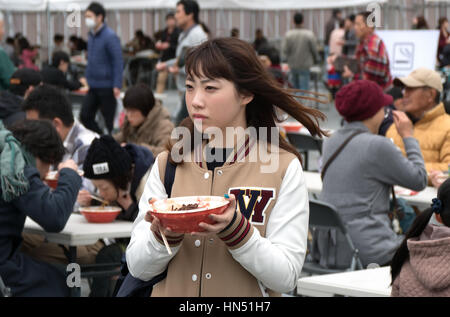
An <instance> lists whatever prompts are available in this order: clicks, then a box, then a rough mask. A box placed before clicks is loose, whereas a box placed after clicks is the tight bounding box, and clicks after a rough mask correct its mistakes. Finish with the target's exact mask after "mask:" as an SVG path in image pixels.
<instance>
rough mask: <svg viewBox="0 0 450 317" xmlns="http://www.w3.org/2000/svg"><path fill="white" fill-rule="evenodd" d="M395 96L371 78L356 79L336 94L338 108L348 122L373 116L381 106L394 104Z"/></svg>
mask: <svg viewBox="0 0 450 317" xmlns="http://www.w3.org/2000/svg"><path fill="white" fill-rule="evenodd" d="M392 102H393V98H392V96H390V95H387V94H385V93H383V90H382V89H381V87H380V86H379V85H378V84H376V83H375V82H373V81H370V80H355V81H353V82H351V83H350V84H348V85H345V86H344V87H342V88H341V89H340V90H339V92H338V93H337V94H336V101H335V104H336V109H337V111H338V112H339V113H340V114H341V116H343V117H344V119H345V120H346V121H347V122H352V121H362V120H365V119H368V118H371V117H373V116H374V115H375V114H376V113H377V112H378V111H379V110H380V109H381V108H383V107H385V106H387V105H390V104H392Z"/></svg>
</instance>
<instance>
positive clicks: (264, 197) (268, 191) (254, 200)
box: [228, 187, 275, 225]
mask: <svg viewBox="0 0 450 317" xmlns="http://www.w3.org/2000/svg"><path fill="white" fill-rule="evenodd" d="M228 192H229V193H230V194H233V195H234V196H235V197H236V204H237V208H238V209H239V211H240V212H241V213H242V214H243V215H244V217H245V218H247V219H248V220H249V221H250V222H251V223H252V224H257V225H264V220H265V211H266V209H267V207H268V206H269V204H270V201H271V200H272V199H275V189H274V188H261V187H242V188H236V187H234V188H230V189H229V190H228Z"/></svg>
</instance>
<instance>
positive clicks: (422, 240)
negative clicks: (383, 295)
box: [391, 179, 450, 297]
mask: <svg viewBox="0 0 450 317" xmlns="http://www.w3.org/2000/svg"><path fill="white" fill-rule="evenodd" d="M432 217H434V218H435V220H436V221H437V225H435V224H431V223H430V220H431V219H432ZM449 248H450V179H447V180H446V181H445V182H443V183H442V185H441V186H440V187H439V189H438V193H437V197H436V198H433V200H432V204H431V207H430V208H428V209H427V210H425V211H423V212H422V213H421V214H420V215H418V216H417V217H416V220H415V221H414V223H413V224H412V226H411V228H410V230H409V231H408V232H407V233H406V236H405V238H404V239H403V242H402V244H401V245H400V247H399V248H398V250H397V252H396V253H395V255H394V258H393V259H392V263H391V276H392V292H391V296H395V297H399V296H402V297H405V296H408V297H412V296H420V297H442V296H446V297H449V296H450V266H449V265H448V263H450V253H449V252H448V250H449Z"/></svg>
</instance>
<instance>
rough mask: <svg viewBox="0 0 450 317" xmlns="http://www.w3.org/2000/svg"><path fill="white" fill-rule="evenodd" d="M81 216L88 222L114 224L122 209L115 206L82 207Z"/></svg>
mask: <svg viewBox="0 0 450 317" xmlns="http://www.w3.org/2000/svg"><path fill="white" fill-rule="evenodd" d="M79 210H80V212H81V214H82V215H83V216H84V217H85V218H86V220H87V221H88V222H94V223H108V222H113V221H114V220H115V219H116V218H117V216H118V215H119V214H120V211H121V210H122V209H121V208H120V207H114V206H105V207H101V206H95V207H80V209H79Z"/></svg>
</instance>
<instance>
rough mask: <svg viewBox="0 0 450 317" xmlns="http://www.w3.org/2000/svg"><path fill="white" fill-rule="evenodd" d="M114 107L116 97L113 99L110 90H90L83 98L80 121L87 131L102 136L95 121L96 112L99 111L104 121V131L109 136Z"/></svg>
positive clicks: (112, 124)
mask: <svg viewBox="0 0 450 317" xmlns="http://www.w3.org/2000/svg"><path fill="white" fill-rule="evenodd" d="M116 106H117V102H116V97H114V93H113V89H112V88H90V89H89V92H88V94H87V95H86V97H85V98H84V102H83V106H82V108H81V112H80V121H81V123H82V124H83V125H84V126H85V127H86V128H88V129H89V130H92V131H95V132H97V133H98V134H100V135H102V134H104V133H103V131H102V130H101V129H100V127H99V126H98V124H97V122H96V121H95V116H96V114H97V111H98V110H99V109H100V112H101V114H102V116H103V119H104V120H105V125H106V129H107V130H108V133H109V134H111V132H112V130H113V128H114V117H115V114H116Z"/></svg>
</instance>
